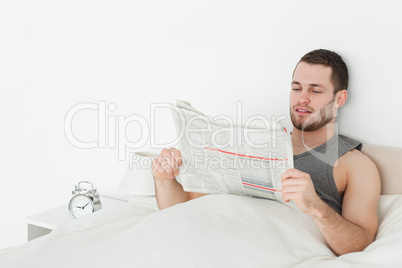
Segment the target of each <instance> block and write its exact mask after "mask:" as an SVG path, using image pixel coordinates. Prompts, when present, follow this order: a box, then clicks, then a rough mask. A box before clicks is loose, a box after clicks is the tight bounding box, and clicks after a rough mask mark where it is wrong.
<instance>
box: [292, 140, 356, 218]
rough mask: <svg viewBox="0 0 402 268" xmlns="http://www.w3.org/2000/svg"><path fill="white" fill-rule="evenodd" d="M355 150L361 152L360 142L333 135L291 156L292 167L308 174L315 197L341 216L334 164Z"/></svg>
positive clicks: (340, 198) (340, 203) (340, 200)
mask: <svg viewBox="0 0 402 268" xmlns="http://www.w3.org/2000/svg"><path fill="white" fill-rule="evenodd" d="M355 148H356V149H358V150H361V148H362V144H361V142H359V141H356V140H354V139H352V138H349V137H346V136H343V135H339V136H338V135H336V134H335V135H334V136H333V137H332V138H331V139H330V140H329V141H327V142H326V143H324V144H322V145H320V146H318V147H316V148H314V149H312V150H310V151H307V152H304V153H301V154H298V155H295V156H293V159H294V167H295V168H296V169H298V170H300V171H303V172H306V173H308V174H310V176H311V180H312V181H313V184H314V188H315V191H316V192H317V195H318V196H319V197H320V198H321V199H322V200H323V201H324V202H325V203H327V204H328V205H329V206H330V207H331V208H333V209H334V210H335V211H336V212H338V213H339V214H341V215H342V197H341V195H340V194H339V192H338V189H337V188H336V184H335V180H334V164H335V162H336V160H337V159H338V158H339V157H341V156H342V155H344V154H345V153H347V152H349V151H351V150H353V149H355Z"/></svg>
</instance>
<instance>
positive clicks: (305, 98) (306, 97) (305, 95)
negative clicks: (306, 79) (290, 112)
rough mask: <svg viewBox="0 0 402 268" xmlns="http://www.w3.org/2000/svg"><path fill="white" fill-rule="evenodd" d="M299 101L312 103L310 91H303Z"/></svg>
mask: <svg viewBox="0 0 402 268" xmlns="http://www.w3.org/2000/svg"><path fill="white" fill-rule="evenodd" d="M298 101H299V103H307V104H308V103H310V97H309V95H308V92H306V91H302V92H301V93H300V95H299V98H298Z"/></svg>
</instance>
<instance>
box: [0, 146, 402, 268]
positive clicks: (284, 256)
mask: <svg viewBox="0 0 402 268" xmlns="http://www.w3.org/2000/svg"><path fill="white" fill-rule="evenodd" d="M363 148H364V149H363V151H364V152H365V153H366V154H367V155H368V156H369V157H370V158H371V159H372V160H373V161H374V162H375V163H376V164H377V166H378V168H379V171H380V174H381V179H382V182H381V183H382V194H381V197H380V203H379V207H378V221H379V229H378V232H377V235H376V240H375V241H374V242H373V243H372V244H370V245H369V246H368V247H367V248H366V249H365V250H364V251H362V252H356V253H350V254H345V255H342V256H340V257H337V256H335V255H334V254H333V253H332V251H331V250H330V249H329V248H328V246H327V244H326V242H325V240H324V239H323V237H322V235H321V234H320V232H319V231H318V229H317V228H316V226H315V224H314V222H313V221H312V220H311V219H310V218H309V217H308V216H306V215H305V214H303V213H302V212H300V211H299V210H298V209H297V208H295V207H294V206H289V205H285V204H281V203H279V202H275V201H271V200H266V199H258V198H250V197H245V196H236V195H223V194H222V195H207V196H204V197H201V198H198V199H195V200H192V201H189V202H186V203H182V204H178V205H176V206H173V207H171V208H168V209H165V210H158V208H157V205H156V201H155V198H147V199H141V200H138V199H136V198H134V197H133V198H130V200H129V201H128V202H127V204H125V205H122V206H120V207H117V208H114V209H103V210H100V211H98V212H96V213H94V214H92V215H89V216H85V217H83V218H80V219H77V220H75V221H73V222H70V223H68V224H65V225H63V226H59V227H57V228H56V229H54V230H53V231H52V232H51V233H50V234H48V235H46V236H43V237H40V238H37V239H35V240H32V241H30V242H28V243H25V244H23V245H20V246H18V247H13V248H6V249H3V250H1V251H0V267H8V268H12V267H60V268H62V267H98V268H102V267H107V268H110V267H402V257H401V256H402V183H401V182H402V167H401V166H400V163H402V149H399V148H390V147H383V146H376V145H364V146H363Z"/></svg>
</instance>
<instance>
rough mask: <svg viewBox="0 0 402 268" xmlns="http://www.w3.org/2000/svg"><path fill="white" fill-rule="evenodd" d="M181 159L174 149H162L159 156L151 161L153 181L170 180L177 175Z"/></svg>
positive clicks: (178, 152) (177, 151)
mask: <svg viewBox="0 0 402 268" xmlns="http://www.w3.org/2000/svg"><path fill="white" fill-rule="evenodd" d="M181 165H182V157H181V153H180V151H179V150H177V149H176V148H170V149H163V150H162V151H161V154H160V155H159V156H158V157H157V158H155V159H154V160H153V161H152V174H153V175H154V178H155V180H159V181H162V180H169V179H170V180H172V179H174V178H175V177H176V176H177V175H179V167H180V166H181Z"/></svg>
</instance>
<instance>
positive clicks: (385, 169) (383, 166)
mask: <svg viewBox="0 0 402 268" xmlns="http://www.w3.org/2000/svg"><path fill="white" fill-rule="evenodd" d="M362 152H363V153H364V154H366V155H367V156H368V157H369V158H370V159H371V160H372V161H373V162H374V163H375V164H376V165H377V168H378V171H379V172H380V177H381V194H383V195H385V194H402V165H401V164H402V148H395V147H387V146H380V145H372V144H363V148H362Z"/></svg>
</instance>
